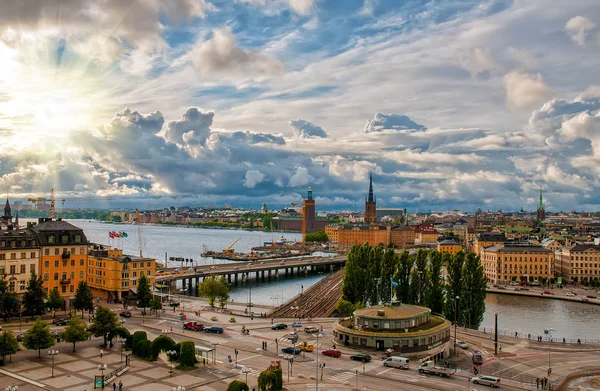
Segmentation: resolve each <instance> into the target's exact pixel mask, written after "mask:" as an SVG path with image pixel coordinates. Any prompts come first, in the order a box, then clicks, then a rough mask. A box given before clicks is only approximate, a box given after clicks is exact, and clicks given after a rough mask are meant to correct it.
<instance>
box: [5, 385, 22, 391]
mask: <svg viewBox="0 0 600 391" xmlns="http://www.w3.org/2000/svg"><path fill="white" fill-rule="evenodd" d="M18 390H19V386H13V387H11V386H8V387H6V388H5V389H4V391H18Z"/></svg>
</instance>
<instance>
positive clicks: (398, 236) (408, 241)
mask: <svg viewBox="0 0 600 391" xmlns="http://www.w3.org/2000/svg"><path fill="white" fill-rule="evenodd" d="M390 235H391V237H390V244H392V245H394V246H396V247H397V248H407V247H410V246H414V244H415V230H414V229H412V228H410V227H409V226H408V225H396V226H392V229H391V233H390Z"/></svg>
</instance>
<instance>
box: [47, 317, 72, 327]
mask: <svg viewBox="0 0 600 391" xmlns="http://www.w3.org/2000/svg"><path fill="white" fill-rule="evenodd" d="M69 320H71V319H70V318H56V319H54V320H53V321H52V324H53V325H56V326H65V325H66V324H67V323H69Z"/></svg>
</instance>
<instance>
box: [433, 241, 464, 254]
mask: <svg viewBox="0 0 600 391" xmlns="http://www.w3.org/2000/svg"><path fill="white" fill-rule="evenodd" d="M462 249H463V247H462V246H461V244H460V243H458V242H457V241H456V240H449V239H444V240H441V241H439V242H438V243H437V250H438V251H439V252H441V253H442V254H445V253H448V254H450V255H454V254H456V253H458V252H459V251H462Z"/></svg>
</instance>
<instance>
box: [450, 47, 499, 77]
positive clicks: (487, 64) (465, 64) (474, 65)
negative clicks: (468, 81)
mask: <svg viewBox="0 0 600 391" xmlns="http://www.w3.org/2000/svg"><path fill="white" fill-rule="evenodd" d="M456 63H457V65H458V66H459V67H461V68H463V69H466V70H467V71H469V73H471V75H472V76H473V77H477V76H480V75H484V74H489V73H493V72H499V71H501V70H502V66H501V65H500V64H498V62H497V61H496V59H495V58H494V56H493V55H492V52H491V51H490V50H489V49H482V48H475V49H473V50H470V51H466V52H464V53H462V54H461V55H460V56H459V57H458V58H457V60H456Z"/></svg>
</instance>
